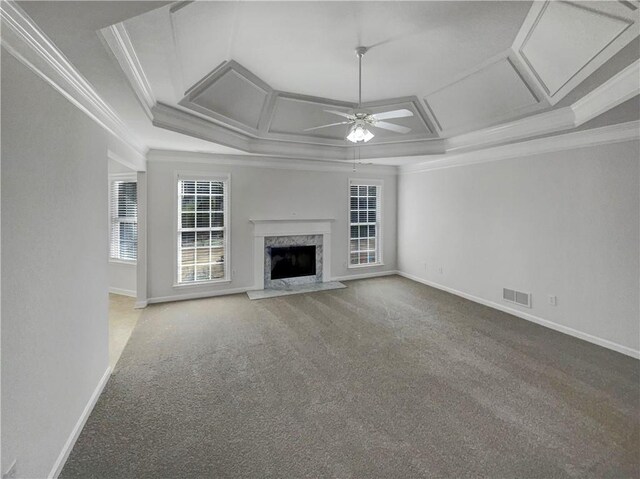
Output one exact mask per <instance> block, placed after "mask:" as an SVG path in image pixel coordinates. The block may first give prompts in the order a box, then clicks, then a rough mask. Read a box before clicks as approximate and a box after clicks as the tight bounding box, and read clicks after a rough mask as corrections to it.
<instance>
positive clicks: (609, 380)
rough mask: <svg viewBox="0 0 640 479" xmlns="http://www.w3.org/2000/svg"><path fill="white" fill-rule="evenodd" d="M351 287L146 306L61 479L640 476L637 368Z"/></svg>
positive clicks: (421, 302) (499, 324) (368, 284)
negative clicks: (249, 297)
mask: <svg viewBox="0 0 640 479" xmlns="http://www.w3.org/2000/svg"><path fill="white" fill-rule="evenodd" d="M347 285H348V288H347V289H341V290H334V291H326V292H319V293H312V294H302V295H295V296H285V297H280V298H275V299H267V300H263V301H250V300H249V299H248V298H247V297H246V295H235V296H227V297H219V298H212V299H206V300H194V301H185V302H179V303H170V304H163V305H156V306H151V307H149V308H148V309H147V310H146V311H145V312H144V313H143V315H142V317H141V318H140V320H139V322H138V325H137V326H136V329H135V331H134V332H133V334H132V337H131V339H130V341H129V344H128V345H127V347H126V349H125V351H124V352H123V354H122V357H121V359H120V362H119V363H118V365H117V366H116V369H115V372H114V374H113V376H112V377H111V379H110V380H109V383H108V384H107V386H106V388H105V391H104V393H103V394H102V396H101V397H100V399H99V401H98V403H97V405H96V407H95V409H94V411H93V413H92V414H91V417H90V418H89V420H88V422H87V424H86V426H85V428H84V430H83V431H82V433H81V435H80V437H79V439H78V441H77V443H76V445H75V447H74V449H73V451H72V453H71V455H70V457H69V460H68V461H67V464H66V466H65V468H64V470H63V471H62V474H61V476H60V477H61V478H64V479H66V478H83V479H85V478H109V479H115V478H154V479H158V478H171V479H174V478H175V479H177V478H181V479H186V478H385V479H392V478H398V479H404V478H445V477H446V478H465V477H474V478H478V477H486V478H492V479H499V478H518V479H525V478H545V479H549V478H564V477H575V478H590V477H593V478H606V477H611V478H635V477H638V476H639V475H640V465H639V462H640V426H639V424H640V418H639V407H640V405H639V400H640V399H639V398H640V386H639V373H640V366H639V364H640V363H639V362H638V361H637V360H634V359H631V358H628V357H625V356H623V355H621V354H618V353H615V352H612V351H609V350H606V349H604V348H600V347H598V346H594V345H592V344H588V343H586V342H583V341H580V340H578V339H575V338H572V337H569V336H566V335H563V334H560V333H557V332H554V331H551V330H549V329H546V328H543V327H540V326H537V325H535V324H532V323H529V322H527V321H524V320H521V319H518V318H515V317H513V316H510V315H508V314H504V313H501V312H498V311H495V310H492V309H490V308H487V307H484V306H481V305H478V304H475V303H472V302H469V301H466V300H464V299H461V298H458V297H456V296H453V295H450V294H448V293H444V292H442V291H439V290H436V289H432V288H429V287H427V286H424V285H421V284H418V283H414V282H412V281H409V280H406V279H403V278H399V277H385V278H377V279H371V280H362V281H351V282H349V283H347ZM603 320H605V318H603Z"/></svg>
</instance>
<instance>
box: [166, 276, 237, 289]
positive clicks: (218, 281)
mask: <svg viewBox="0 0 640 479" xmlns="http://www.w3.org/2000/svg"><path fill="white" fill-rule="evenodd" d="M225 283H231V279H226V278H225V279H213V280H211V281H193V282H191V283H174V284H173V287H174V288H193V287H194V286H204V285H208V284H225Z"/></svg>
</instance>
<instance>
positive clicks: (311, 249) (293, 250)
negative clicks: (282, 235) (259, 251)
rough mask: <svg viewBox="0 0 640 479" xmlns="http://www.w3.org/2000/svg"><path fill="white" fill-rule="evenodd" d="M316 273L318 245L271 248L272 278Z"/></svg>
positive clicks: (295, 276) (296, 276)
mask: <svg viewBox="0 0 640 479" xmlns="http://www.w3.org/2000/svg"><path fill="white" fill-rule="evenodd" d="M315 275H316V247H315V245H312V246H283V247H280V248H273V247H272V248H271V279H283V278H298V277H300V276H315Z"/></svg>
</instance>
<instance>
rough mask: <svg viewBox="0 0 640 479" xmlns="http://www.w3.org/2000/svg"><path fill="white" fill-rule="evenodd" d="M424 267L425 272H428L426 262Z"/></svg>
mask: <svg viewBox="0 0 640 479" xmlns="http://www.w3.org/2000/svg"><path fill="white" fill-rule="evenodd" d="M423 265H424V270H425V271H426V270H427V262H426V261H425V262H424V263H423Z"/></svg>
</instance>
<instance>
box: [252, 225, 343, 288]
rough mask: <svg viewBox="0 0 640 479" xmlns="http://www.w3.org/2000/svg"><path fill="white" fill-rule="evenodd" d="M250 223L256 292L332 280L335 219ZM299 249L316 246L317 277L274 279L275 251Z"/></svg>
mask: <svg viewBox="0 0 640 479" xmlns="http://www.w3.org/2000/svg"><path fill="white" fill-rule="evenodd" d="M249 221H250V222H251V223H253V233H254V241H253V245H254V250H253V251H254V253H253V254H254V258H255V260H254V265H253V273H254V288H253V289H254V290H256V291H263V290H274V289H284V290H287V289H291V288H295V287H297V286H303V285H312V284H321V283H327V282H330V281H331V224H332V223H333V222H334V221H335V220H334V219H333V218H326V219H324V218H323V219H311V218H275V219H251V220H249ZM298 246H314V247H315V258H316V261H315V274H309V275H306V276H292V277H289V278H279V279H272V277H271V256H272V250H273V249H274V248H284V247H298ZM276 252H277V251H276ZM307 272H308V271H307ZM276 276H277V274H276Z"/></svg>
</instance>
